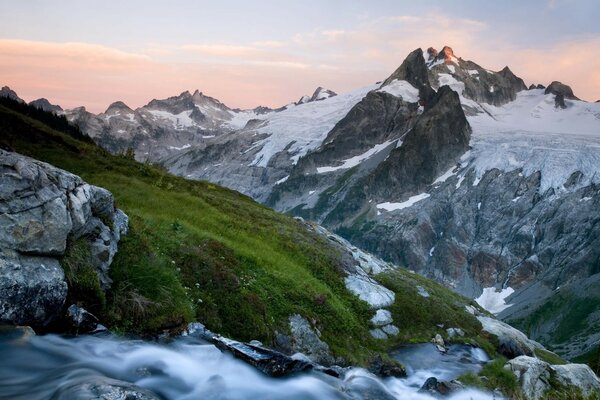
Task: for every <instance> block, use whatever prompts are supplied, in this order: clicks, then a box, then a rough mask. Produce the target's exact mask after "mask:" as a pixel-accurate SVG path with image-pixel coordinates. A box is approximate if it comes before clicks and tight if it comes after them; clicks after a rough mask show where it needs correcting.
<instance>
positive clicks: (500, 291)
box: [67, 46, 600, 358]
mask: <svg viewBox="0 0 600 400" xmlns="http://www.w3.org/2000/svg"><path fill="white" fill-rule="evenodd" d="M325 93H326V91H324V90H322V89H321V90H319V89H317V91H315V93H314V94H313V96H311V97H310V99H309V98H308V96H305V97H303V98H302V99H301V101H298V102H296V103H291V104H289V105H288V106H286V107H283V108H281V109H277V110H264V112H260V113H259V112H257V111H255V110H248V111H242V110H231V109H228V108H227V107H226V106H224V105H222V104H221V103H220V102H218V101H217V100H214V99H211V98H209V97H204V96H202V99H203V100H202V101H200V100H198V98H199V97H200V96H198V95H197V93H194V95H193V96H192V95H190V94H189V92H184V93H183V94H181V95H180V96H178V97H173V98H170V99H167V100H161V101H153V102H151V103H149V104H148V105H147V106H145V107H142V108H141V109H138V110H135V111H127V112H125V111H119V114H118V115H117V114H115V116H114V117H110V116H109V115H107V114H108V111H109V110H110V108H109V110H107V113H104V114H100V115H98V116H93V115H86V114H85V113H82V112H77V113H73V112H72V111H67V115H68V116H69V118H70V119H72V120H73V121H76V122H78V123H79V126H80V127H81V129H82V130H83V131H84V132H88V133H89V134H90V136H92V137H94V138H95V140H96V141H97V142H98V143H100V144H101V145H103V146H104V147H105V148H108V149H109V150H111V151H123V150H124V149H126V148H128V147H132V148H133V149H134V150H135V152H136V157H137V158H138V159H145V158H146V157H147V158H148V159H150V160H152V161H159V162H161V163H162V165H164V166H165V167H166V168H167V169H168V170H170V171H172V172H173V173H176V174H178V175H182V176H185V177H188V178H192V179H206V180H210V181H212V182H215V183H218V184H221V185H224V186H227V187H230V188H232V189H235V190H238V191H240V192H242V193H245V194H248V195H250V196H252V197H253V198H255V199H257V200H259V201H261V202H264V203H266V204H267V205H269V206H271V207H274V208H275V209H277V210H281V211H285V212H288V213H291V214H294V215H298V216H302V217H305V218H308V219H311V220H314V221H317V222H320V223H322V224H323V225H325V226H326V227H327V228H329V229H331V230H334V231H335V232H337V233H339V234H341V235H342V236H344V237H345V238H347V239H349V240H350V241H351V242H352V243H353V244H355V245H358V246H360V247H362V248H365V249H367V250H370V251H372V252H374V253H376V254H377V255H379V256H381V257H383V258H384V259H386V260H389V261H392V262H394V263H396V264H399V265H404V266H407V267H409V268H411V269H413V270H415V271H417V272H419V273H421V274H423V275H425V276H428V277H431V278H434V279H436V280H438V281H440V282H442V283H444V284H445V285H446V286H448V287H451V288H453V289H454V290H456V291H458V292H459V293H461V294H464V295H466V296H469V297H471V298H475V299H477V300H478V301H479V302H480V303H481V304H483V305H484V306H485V307H487V308H488V309H489V310H491V311H493V312H496V313H498V315H499V316H500V317H501V318H504V319H506V320H508V321H511V322H512V323H515V324H517V326H519V327H521V328H522V329H524V330H525V331H527V332H528V333H529V334H531V335H532V337H533V338H535V339H538V340H540V341H542V342H543V343H545V344H547V345H549V346H550V347H551V348H553V349H556V351H557V352H559V353H561V354H563V355H565V356H566V357H570V358H571V357H575V356H577V355H580V354H582V353H584V352H586V351H589V349H591V348H593V346H597V345H598V343H600V336H599V335H598V333H597V332H599V331H600V329H599V328H600V319H599V318H598V316H597V314H598V313H597V310H598V309H599V308H600V298H599V296H598V293H600V290H598V289H600V287H599V286H598V279H597V276H598V273H599V272H600V253H599V251H600V250H599V249H600V246H599V242H598V241H599V240H600V224H599V223H598V221H599V220H600V215H599V213H598V209H599V207H598V202H599V199H600V192H599V186H598V184H599V183H600V182H599V181H600V173H599V172H600V171H599V170H600V150H599V149H600V137H599V135H598V132H600V104H598V103H587V102H583V101H581V100H579V99H578V98H577V97H576V96H575V94H574V93H573V91H572V90H571V88H569V87H568V86H567V85H564V84H562V83H560V82H552V83H550V84H549V85H548V86H547V87H545V86H543V85H539V84H538V85H533V86H530V87H529V88H527V87H526V85H525V83H524V81H523V80H522V79H520V78H519V77H517V76H516V75H515V74H514V73H513V72H512V71H511V70H510V69H509V68H508V67H504V68H503V69H501V70H500V71H491V70H488V69H486V68H484V67H482V66H480V65H478V64H477V63H475V62H473V61H469V60H464V59H462V58H460V57H457V56H456V55H455V54H454V51H453V50H452V49H451V48H450V47H448V46H445V47H444V48H443V49H442V50H441V51H439V52H438V51H437V50H435V49H433V48H429V49H428V50H426V51H422V50H421V49H416V50H415V51H413V52H411V53H410V54H409V55H408V57H407V58H406V60H405V61H404V62H403V63H402V64H401V65H400V66H399V68H398V69H397V70H396V71H394V72H393V73H392V74H391V75H390V76H389V77H388V78H386V79H385V80H383V83H381V84H374V85H370V86H367V87H364V88H361V89H358V90H356V91H354V92H351V93H347V94H340V95H337V96H330V97H327V98H323V99H321V100H319V101H310V100H317V99H318V98H319V97H326V96H324V94H325ZM321 94H323V96H321ZM194 98H196V99H194ZM202 104H204V105H202ZM208 104H210V106H208ZM209 109H210V112H209ZM83 111H85V110H83ZM116 112H117V111H115V113H116ZM79 114H81V115H82V118H81V119H78V118H77V117H76V115H79ZM200 114H201V115H200ZM203 117H204V118H203ZM113 118H116V119H115V122H112V120H113ZM117 121H118V123H117ZM144 129H145V130H146V132H143V130H144ZM581 288H585V289H586V290H583V291H582V290H580V289H581ZM551 304H561V307H560V308H559V309H558V310H557V311H552V310H553V309H552V308H551V307H549V305H551ZM575 316H576V317H575ZM580 321H583V322H580Z"/></svg>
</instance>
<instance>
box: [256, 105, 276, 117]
mask: <svg viewBox="0 0 600 400" xmlns="http://www.w3.org/2000/svg"><path fill="white" fill-rule="evenodd" d="M252 111H254V113H255V114H258V115H262V114H268V113H270V112H272V111H273V109H272V108H270V107H265V106H258V107H255V108H254V109H252Z"/></svg>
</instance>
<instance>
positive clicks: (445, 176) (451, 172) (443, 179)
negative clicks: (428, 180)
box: [433, 167, 456, 185]
mask: <svg viewBox="0 0 600 400" xmlns="http://www.w3.org/2000/svg"><path fill="white" fill-rule="evenodd" d="M455 169H456V167H452V168H450V169H449V170H448V171H446V172H444V174H443V175H442V176H440V177H439V178H437V179H436V180H435V181H433V184H434V185H435V184H436V183H442V182H446V180H447V179H448V178H450V177H451V176H453V175H455V174H456V172H454V170H455Z"/></svg>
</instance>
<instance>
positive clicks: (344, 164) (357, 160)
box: [317, 139, 397, 174]
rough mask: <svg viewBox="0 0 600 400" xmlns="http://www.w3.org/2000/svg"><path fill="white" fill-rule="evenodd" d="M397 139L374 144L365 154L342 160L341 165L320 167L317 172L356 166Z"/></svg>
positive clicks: (322, 172)
mask: <svg viewBox="0 0 600 400" xmlns="http://www.w3.org/2000/svg"><path fill="white" fill-rule="evenodd" d="M396 140H397V139H394V140H388V141H387V142H383V143H380V144H378V145H376V146H374V147H373V148H371V149H369V150H367V151H366V152H364V153H363V154H360V155H358V156H354V157H352V158H349V159H347V160H344V161H342V165H339V166H337V167H318V168H317V173H319V174H324V173H328V172H333V171H338V170H340V169H350V168H352V167H355V166H357V165H358V164H360V163H361V162H363V161H364V160H366V159H368V158H369V157H371V156H373V155H375V154H377V153H379V152H380V151H382V150H385V149H386V148H387V147H388V146H390V145H391V144H392V143H394V142H395V141H396Z"/></svg>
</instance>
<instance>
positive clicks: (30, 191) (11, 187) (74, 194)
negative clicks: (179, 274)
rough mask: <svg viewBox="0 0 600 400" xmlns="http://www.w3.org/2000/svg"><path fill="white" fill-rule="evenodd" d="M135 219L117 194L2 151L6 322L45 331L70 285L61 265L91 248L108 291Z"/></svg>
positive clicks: (0, 227) (1, 299)
mask: <svg viewBox="0 0 600 400" xmlns="http://www.w3.org/2000/svg"><path fill="white" fill-rule="evenodd" d="M127 225H128V218H127V216H126V215H125V214H124V213H123V212H122V211H120V210H117V209H115V206H114V199H113V196H112V194H111V193H110V192H109V191H108V190H106V189H102V188H99V187H96V186H92V185H89V184H87V183H86V182H84V181H83V180H82V179H81V178H80V177H78V176H76V175H73V174H71V173H69V172H67V171H64V170H61V169H58V168H56V167H53V166H51V165H49V164H46V163H43V162H40V161H37V160H34V159H31V158H28V157H25V156H22V155H20V154H16V153H10V152H6V151H3V150H0V310H1V311H0V319H1V320H2V321H3V322H7V323H13V324H23V323H27V324H31V325H34V326H38V325H46V324H48V323H49V322H50V320H51V319H52V318H53V317H54V316H56V315H57V314H58V313H59V312H60V311H61V309H62V307H63V305H64V301H65V299H66V295H67V284H66V283H65V277H64V273H63V270H62V269H61V267H60V264H59V261H58V259H59V257H61V256H63V255H65V253H66V250H67V243H73V242H76V241H85V243H86V245H87V247H88V248H89V250H90V257H89V260H88V261H89V263H90V265H91V266H93V267H94V268H95V270H96V272H97V274H98V278H99V280H100V283H101V285H102V287H103V288H104V289H107V288H108V287H109V286H110V283H111V281H110V278H109V266H110V264H111V262H112V259H113V257H114V255H115V254H116V252H117V243H118V241H119V240H120V238H121V235H123V234H125V233H127Z"/></svg>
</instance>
